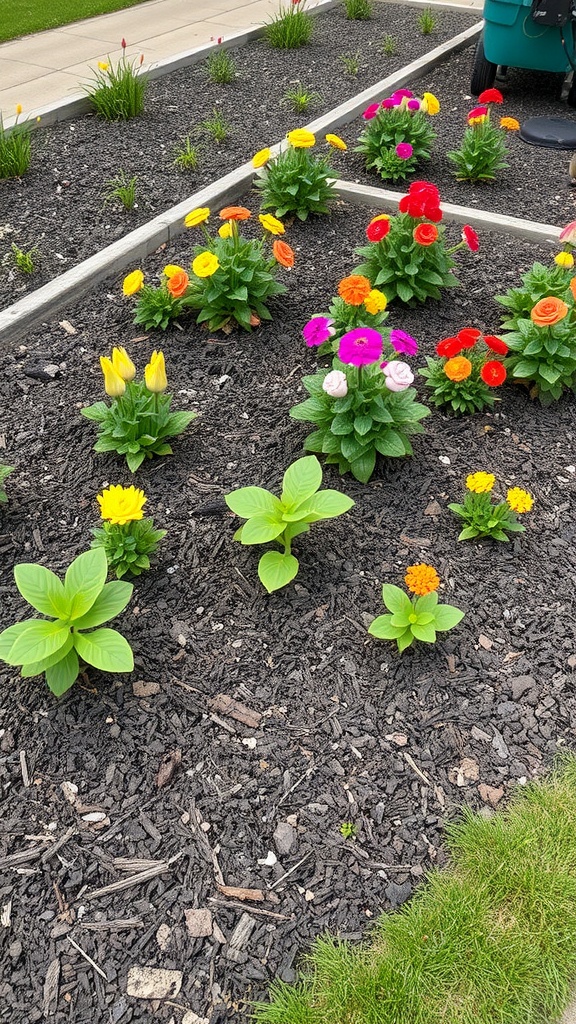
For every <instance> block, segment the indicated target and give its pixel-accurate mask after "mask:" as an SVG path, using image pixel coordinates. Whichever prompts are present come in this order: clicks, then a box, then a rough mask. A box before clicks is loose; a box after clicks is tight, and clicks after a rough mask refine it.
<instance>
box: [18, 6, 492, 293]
mask: <svg viewBox="0 0 576 1024" xmlns="http://www.w3.org/2000/svg"><path fill="white" fill-rule="evenodd" d="M419 16H420V12H419V11H418V10H417V9H416V8H414V7H408V8H406V7H402V6H397V5H394V4H375V7H374V17H373V18H372V19H371V20H370V21H359V22H355V21H347V20H346V18H345V16H344V14H343V11H342V10H341V9H340V7H335V8H334V9H333V10H331V11H329V12H326V13H325V14H323V15H319V16H318V18H317V22H316V21H315V31H314V35H313V38H312V42H311V43H310V44H309V45H308V46H306V47H304V48H302V49H301V50H289V51H281V50H271V49H270V47H269V46H268V45H267V44H266V43H265V41H264V40H263V39H258V40H255V41H254V42H251V43H249V44H247V45H246V46H244V47H242V48H241V49H239V50H238V51H235V52H234V53H233V57H234V60H235V61H236V65H237V70H238V78H237V80H236V81H235V82H234V84H232V85H213V84H211V83H210V81H209V79H208V76H207V71H206V67H205V65H196V66H195V67H192V68H184V69H183V70H181V71H177V72H174V73H172V74H169V75H166V76H165V77H163V78H161V79H158V80H156V81H154V82H151V83H150V86H149V91H148V94H147V98H146V107H145V111H144V113H143V114H142V116H141V117H138V118H137V119H136V120H134V121H131V122H127V123H112V124H110V123H109V122H106V121H102V120H100V119H99V118H97V117H96V116H95V115H90V114H88V115H84V116H82V117H79V118H75V119H73V120H71V121H65V122H63V123H62V124H58V125H54V126H52V127H49V128H46V129H43V128H40V129H38V131H37V132H36V133H35V134H34V151H33V160H32V164H31V167H30V170H29V172H28V173H27V174H26V175H25V176H24V177H23V178H22V179H21V180H19V181H3V182H0V211H1V212H0V308H3V307H5V306H7V305H9V304H10V303H11V302H14V301H15V300H16V299H17V298H20V297H21V296H22V295H23V294H24V293H25V292H28V291H31V290H32V289H34V288H38V287H40V285H42V284H45V283H46V282H47V281H49V280H51V279H52V278H53V277H55V276H57V275H58V274H61V273H62V272H63V271H64V270H67V269H69V268H70V267H72V266H74V265H75V264H76V263H79V262H80V261H81V260H84V259H86V258H87V257H88V256H91V255H92V254H93V253H94V252H97V251H98V250H99V249H101V248H102V247H103V246H105V245H109V244H110V243H111V242H113V241H115V240H116V239H118V238H121V237H122V236H123V235H125V234H127V232H129V231H132V230H134V229H135V228H136V227H138V226H139V225H141V224H143V223H145V222H146V221H147V220H150V218H151V217H155V216H157V215H158V214H160V213H162V211H163V210H166V209H169V208H170V207H171V206H174V205H175V204H176V203H178V202H181V201H182V200H184V199H186V197H187V196H190V195H192V194H193V193H194V192H197V191H198V189H200V188H202V187H204V186H205V185H207V184H208V183H209V182H211V181H213V180H214V179H215V178H219V177H221V176H222V175H224V174H227V173H228V172H229V171H230V170H232V169H233V168H234V167H237V166H238V165H239V164H241V163H243V162H245V161H246V160H249V159H250V158H251V157H252V156H253V154H254V153H255V152H256V151H257V150H258V149H261V148H262V147H263V146H266V145H271V144H272V143H274V142H278V141H279V140H280V139H281V138H282V137H283V136H284V135H285V133H286V131H288V130H289V129H291V128H295V127H299V126H301V125H302V124H306V123H307V122H309V121H311V120H312V119H314V118H316V117H318V116H319V115H320V114H321V113H323V112H325V111H327V110H330V109H331V108H332V107H335V106H337V105H338V104H339V103H342V102H343V101H344V100H346V99H348V98H350V97H351V96H353V95H354V94H355V93H357V92H359V91H361V90H362V89H366V88H367V87H368V86H369V85H371V84H373V83H375V82H378V81H380V79H382V78H385V77H387V76H388V75H390V74H392V73H393V72H394V71H397V70H399V69H400V68H401V67H403V66H404V65H405V64H408V63H410V61H412V60H414V59H415V58H416V57H419V56H421V55H422V54H424V53H426V52H428V51H429V50H431V49H433V48H434V47H436V46H438V45H439V44H440V43H441V42H444V41H445V40H447V39H450V38H451V37H452V36H454V35H456V34H457V33H458V32H461V31H463V30H464V29H465V28H468V27H469V26H470V25H473V24H474V23H475V22H477V21H478V14H477V12H472V13H470V14H467V13H458V12H454V11H442V12H441V13H440V14H439V15H438V27H437V29H436V30H435V31H434V32H433V34H432V35H431V36H422V34H421V33H420V32H419V30H418V26H417V23H418V18H419ZM386 35H393V36H394V39H395V40H396V41H397V54H396V55H395V56H392V57H389V56H387V55H386V53H385V52H384V49H383V46H382V41H383V39H384V38H385V36H386ZM343 54H344V55H347V56H354V55H356V56H357V57H358V61H359V65H360V71H359V74H358V76H357V77H352V76H350V75H348V74H346V71H345V68H344V64H343V62H342V60H341V55H343ZM145 56H146V55H145ZM298 81H300V82H301V83H302V85H303V86H304V87H306V88H307V89H308V90H310V91H314V92H317V93H318V94H319V98H318V99H317V100H316V101H315V102H314V104H313V105H312V106H311V107H310V109H309V111H308V112H307V113H306V114H304V115H302V114H301V115H296V114H294V113H293V111H292V108H291V107H290V106H289V105H287V104H286V103H285V102H284V100H283V97H284V95H285V93H286V90H287V89H288V88H289V87H291V86H294V84H295V83H296V82H298ZM214 110H217V111H219V112H220V113H221V114H222V115H223V116H224V117H225V118H226V120H227V122H228V123H229V125H230V128H231V134H230V136H229V138H228V139H227V140H226V142H225V143H223V144H222V145H217V144H216V143H215V142H214V141H213V140H212V139H211V138H210V136H209V135H207V134H206V133H205V132H203V131H202V130H201V129H200V125H201V123H202V122H203V121H205V120H206V118H208V117H210V116H211V115H212V114H213V112H214ZM197 131H198V132H199V135H198V139H197V140H196V141H197V143H198V144H199V146H200V148H201V153H200V166H199V167H198V169H197V171H193V172H180V171H178V170H177V169H176V168H175V167H174V165H173V160H174V149H175V147H176V146H177V145H178V144H179V142H180V141H181V140H182V138H183V137H184V136H186V135H189V134H190V133H192V134H194V133H195V132H197ZM322 144H323V145H324V143H322ZM120 170H123V171H124V172H125V173H126V175H127V176H128V177H132V176H133V175H136V176H137V179H138V209H135V210H133V211H132V212H131V213H128V212H126V211H125V210H124V208H123V207H122V206H121V205H120V204H115V203H114V202H112V204H110V205H108V206H107V207H106V209H104V210H103V209H102V206H103V194H104V193H105V192H106V191H107V189H106V186H105V183H106V182H107V181H109V180H111V179H113V178H114V177H115V176H116V175H117V174H118V173H119V171H120ZM13 242H15V243H16V244H17V245H18V246H19V247H20V248H21V249H24V250H28V249H30V248H31V247H32V246H33V245H37V246H38V248H39V249H40V253H41V256H40V259H39V261H37V265H38V271H37V272H36V273H35V274H33V275H32V276H31V277H27V276H25V275H23V274H22V273H20V272H19V271H17V270H15V269H14V264H13V258H12V256H11V251H10V246H11V244H12V243H13ZM4 260H5V262H4Z"/></svg>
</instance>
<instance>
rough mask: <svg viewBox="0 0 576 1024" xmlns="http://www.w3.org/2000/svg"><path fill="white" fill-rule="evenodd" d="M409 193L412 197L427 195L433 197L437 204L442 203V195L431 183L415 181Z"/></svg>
mask: <svg viewBox="0 0 576 1024" xmlns="http://www.w3.org/2000/svg"><path fill="white" fill-rule="evenodd" d="M408 191H409V194H410V195H411V196H414V195H421V194H422V193H425V194H426V195H428V196H432V197H433V198H434V199H435V200H436V202H437V203H439V202H440V193H439V191H438V189H437V188H436V185H433V184H432V182H431V181H413V182H412V184H411V185H410V188H409V190H408Z"/></svg>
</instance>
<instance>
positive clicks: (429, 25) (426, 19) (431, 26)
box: [418, 7, 438, 36]
mask: <svg viewBox="0 0 576 1024" xmlns="http://www.w3.org/2000/svg"><path fill="white" fill-rule="evenodd" d="M437 27H438V18H437V17H436V15H435V14H434V11H433V10H432V8H431V7H425V8H424V10H423V11H422V13H421V14H420V15H419V17H418V28H419V29H420V32H421V33H422V35H423V36H431V35H432V33H433V32H434V30H435V29H436V28H437Z"/></svg>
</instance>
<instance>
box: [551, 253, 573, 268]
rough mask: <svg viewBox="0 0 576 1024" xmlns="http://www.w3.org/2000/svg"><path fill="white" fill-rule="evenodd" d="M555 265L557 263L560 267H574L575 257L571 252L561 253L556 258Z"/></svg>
mask: <svg viewBox="0 0 576 1024" xmlns="http://www.w3.org/2000/svg"><path fill="white" fill-rule="evenodd" d="M554 263H557V264H558V266H559V267H573V266H574V257H573V255H572V253H571V252H559V253H558V255H557V256H555V257H554Z"/></svg>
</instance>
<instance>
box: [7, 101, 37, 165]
mask: <svg viewBox="0 0 576 1024" xmlns="http://www.w3.org/2000/svg"><path fill="white" fill-rule="evenodd" d="M21 113H22V107H21V106H20V104H18V106H17V107H16V120H15V121H14V124H13V125H12V127H11V128H5V127H4V122H3V120H2V114H1V113H0V181H1V180H2V179H3V178H21V177H22V175H23V174H26V171H27V170H28V168H29V166H30V159H31V156H32V142H31V137H32V125H31V123H30V121H28V120H25V121H18V118H19V117H20V114H21Z"/></svg>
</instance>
